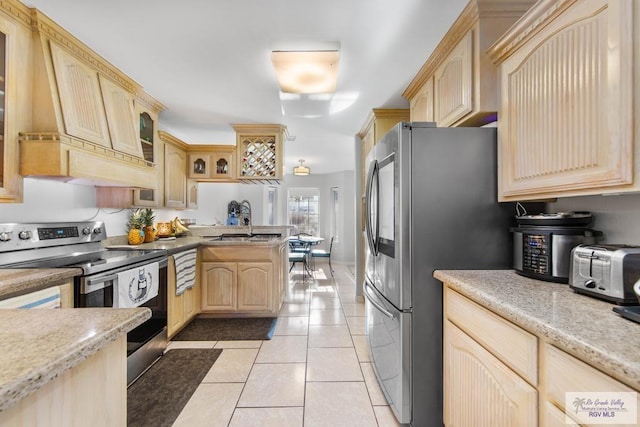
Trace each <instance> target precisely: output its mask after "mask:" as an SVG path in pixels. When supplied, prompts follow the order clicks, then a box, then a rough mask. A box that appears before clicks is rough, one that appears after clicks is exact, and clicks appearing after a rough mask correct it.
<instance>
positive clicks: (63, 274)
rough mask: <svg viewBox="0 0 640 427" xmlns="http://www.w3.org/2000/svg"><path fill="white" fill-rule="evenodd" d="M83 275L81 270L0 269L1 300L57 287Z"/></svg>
mask: <svg viewBox="0 0 640 427" xmlns="http://www.w3.org/2000/svg"><path fill="white" fill-rule="evenodd" d="M81 274H82V269H79V268H38V269H34V268H24V269H0V299H6V298H10V297H13V296H16V295H21V294H25V293H27V292H34V291H38V290H40V289H44V288H47V287H50V286H55V285H58V284H60V283H62V282H65V281H66V280H68V279H71V278H73V277H74V276H79V275H81Z"/></svg>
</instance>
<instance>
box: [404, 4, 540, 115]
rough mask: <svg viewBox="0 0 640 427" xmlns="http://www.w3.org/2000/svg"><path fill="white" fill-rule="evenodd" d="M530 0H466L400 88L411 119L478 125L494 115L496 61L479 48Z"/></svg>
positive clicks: (523, 8)
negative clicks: (451, 23) (443, 34)
mask: <svg viewBox="0 0 640 427" xmlns="http://www.w3.org/2000/svg"><path fill="white" fill-rule="evenodd" d="M534 2H535V1H534V0H501V1H495V0H471V1H470V2H469V3H468V4H467V6H466V7H465V9H464V10H463V11H462V13H461V14H460V16H459V17H458V19H457V20H456V21H455V22H454V23H453V25H452V26H451V28H450V29H449V31H448V32H447V34H446V35H445V36H444V38H443V39H442V40H441V41H440V43H439V44H438V46H437V47H436V48H435V50H434V51H433V53H432V54H431V56H430V57H429V58H428V59H427V61H426V62H425V64H424V65H423V66H422V68H421V69H420V71H419V72H418V74H417V75H416V76H415V77H414V79H413V80H412V81H411V83H410V84H409V86H408V87H407V88H406V90H405V91H404V93H403V96H404V97H405V98H407V99H408V100H409V104H410V107H411V120H412V121H435V122H436V123H437V125H438V126H440V127H445V126H479V125H484V124H487V123H490V122H493V121H495V120H496V112H497V110H498V80H497V70H496V66H495V65H494V64H493V62H492V61H491V60H490V58H489V57H488V56H487V55H486V53H485V51H486V50H487V48H489V47H490V46H491V44H493V43H494V42H495V40H496V39H497V38H498V37H499V36H500V35H501V34H503V33H504V32H505V31H506V30H508V29H509V27H510V26H511V25H512V24H513V23H514V22H516V21H517V20H518V18H520V17H521V16H522V15H523V14H524V13H525V12H526V11H527V10H528V9H529V8H530V7H531V5H533V3H534Z"/></svg>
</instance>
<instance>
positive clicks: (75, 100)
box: [50, 42, 111, 148]
mask: <svg viewBox="0 0 640 427" xmlns="http://www.w3.org/2000/svg"><path fill="white" fill-rule="evenodd" d="M50 48H51V57H52V59H53V68H54V70H55V75H56V82H57V84H58V93H59V94H60V105H61V107H62V119H63V120H64V127H65V130H66V132H67V133H68V134H69V135H72V136H76V137H78V138H81V139H85V140H87V141H90V142H94V143H96V144H100V145H102V146H104V147H108V148H111V138H110V137H109V126H108V125H107V114H106V112H105V109H104V103H103V101H102V93H101V91H100V81H99V80H98V71H97V70H96V69H95V68H93V67H91V66H89V65H87V64H85V63H84V62H83V61H80V60H79V59H78V58H76V57H75V56H74V55H72V54H71V53H70V52H68V51H66V50H65V49H64V48H62V47H61V46H59V45H58V44H56V43H53V42H51V43H50Z"/></svg>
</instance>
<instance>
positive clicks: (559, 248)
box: [511, 212, 602, 283]
mask: <svg viewBox="0 0 640 427" xmlns="http://www.w3.org/2000/svg"><path fill="white" fill-rule="evenodd" d="M592 220H593V217H592V215H591V213H589V212H560V213H541V214H535V215H527V214H524V215H518V216H516V222H517V224H518V226H517V227H513V228H511V232H512V233H513V268H514V269H515V271H516V273H518V274H520V275H522V276H527V277H531V278H534V279H540V280H546V281H550V282H559V283H568V282H569V275H570V273H569V271H570V269H571V250H572V249H573V248H574V247H576V246H578V245H580V244H594V243H596V240H597V238H598V237H600V236H602V232H600V231H597V230H592V229H591V228H589V225H590V224H591V222H592Z"/></svg>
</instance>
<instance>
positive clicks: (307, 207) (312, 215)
mask: <svg viewBox="0 0 640 427" xmlns="http://www.w3.org/2000/svg"><path fill="white" fill-rule="evenodd" d="M319 208H320V196H319V191H318V189H315V188H304V189H292V190H289V202H288V206H287V212H288V216H289V224H290V225H293V226H295V227H296V230H295V232H294V233H307V234H311V235H314V236H318V235H319V234H320V215H319Z"/></svg>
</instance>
